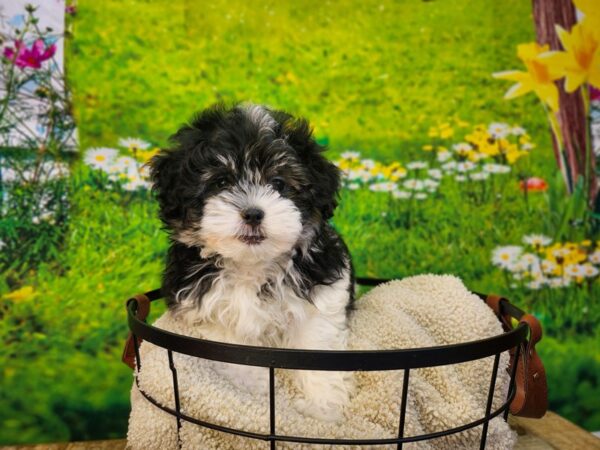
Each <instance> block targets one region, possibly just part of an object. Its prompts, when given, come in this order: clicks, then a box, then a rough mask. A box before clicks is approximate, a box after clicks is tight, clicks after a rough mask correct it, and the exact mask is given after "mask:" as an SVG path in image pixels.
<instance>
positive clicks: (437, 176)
mask: <svg viewBox="0 0 600 450" xmlns="http://www.w3.org/2000/svg"><path fill="white" fill-rule="evenodd" d="M427 175H429V176H430V177H431V178H435V179H436V180H440V179H441V178H442V177H443V176H444V174H443V173H442V171H441V170H440V169H429V170H428V171H427Z"/></svg>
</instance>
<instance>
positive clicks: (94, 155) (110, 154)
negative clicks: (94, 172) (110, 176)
mask: <svg viewBox="0 0 600 450" xmlns="http://www.w3.org/2000/svg"><path fill="white" fill-rule="evenodd" d="M118 154H119V152H118V151H117V150H115V149H114V148H105V147H99V148H91V149H89V150H87V151H86V152H85V156H84V157H83V161H84V162H85V163H86V164H87V165H88V166H90V167H93V168H94V169H104V170H106V169H107V168H108V167H109V166H110V165H111V164H112V162H113V161H114V159H115V158H116V157H117V155H118Z"/></svg>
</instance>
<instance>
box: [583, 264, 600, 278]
mask: <svg viewBox="0 0 600 450" xmlns="http://www.w3.org/2000/svg"><path fill="white" fill-rule="evenodd" d="M598 272H600V271H599V270H598V268H597V267H594V266H592V265H591V264H589V263H588V264H584V265H583V276H584V277H586V278H594V277H595V276H596V275H598Z"/></svg>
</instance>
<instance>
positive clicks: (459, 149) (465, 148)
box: [452, 142, 473, 153]
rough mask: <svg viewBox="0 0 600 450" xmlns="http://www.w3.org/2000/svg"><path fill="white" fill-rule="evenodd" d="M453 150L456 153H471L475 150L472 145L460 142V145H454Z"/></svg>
mask: <svg viewBox="0 0 600 450" xmlns="http://www.w3.org/2000/svg"><path fill="white" fill-rule="evenodd" d="M452 149H453V150H454V151H455V152H456V153H466V152H470V151H471V150H473V147H472V146H471V144H469V143H467V142H460V143H458V144H454V145H453V146H452Z"/></svg>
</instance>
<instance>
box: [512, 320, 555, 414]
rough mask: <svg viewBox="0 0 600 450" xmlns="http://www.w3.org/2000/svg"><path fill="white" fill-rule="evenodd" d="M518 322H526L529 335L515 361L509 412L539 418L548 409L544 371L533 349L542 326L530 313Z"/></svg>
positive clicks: (540, 337) (540, 334)
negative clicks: (513, 385)
mask: <svg viewBox="0 0 600 450" xmlns="http://www.w3.org/2000/svg"><path fill="white" fill-rule="evenodd" d="M520 323H526V324H527V326H528V327H529V330H530V335H529V340H528V342H527V343H526V344H523V345H522V347H521V355H520V357H519V361H518V362H516V363H517V372H516V375H515V388H516V393H515V397H514V399H513V401H512V402H511V404H510V412H511V414H513V415H515V416H521V417H532V418H540V417H543V416H544V414H546V411H547V409H548V385H547V383H546V371H545V369H544V365H543V363H542V360H541V359H540V357H539V356H538V354H537V352H536V350H535V345H536V344H537V343H538V342H539V341H540V340H541V339H542V327H541V325H540V323H539V321H538V320H537V319H536V318H535V317H534V316H532V315H531V314H525V315H524V316H523V317H521V320H520ZM512 363H513V364H514V363H515V361H513V362H512Z"/></svg>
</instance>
